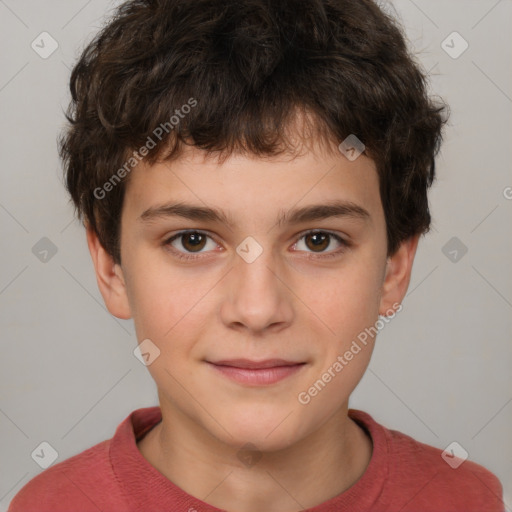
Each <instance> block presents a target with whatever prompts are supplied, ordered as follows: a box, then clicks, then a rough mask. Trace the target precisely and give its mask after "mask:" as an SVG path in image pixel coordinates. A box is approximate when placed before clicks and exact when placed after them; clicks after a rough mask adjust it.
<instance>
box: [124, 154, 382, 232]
mask: <svg viewBox="0 0 512 512" xmlns="http://www.w3.org/2000/svg"><path fill="white" fill-rule="evenodd" d="M177 202H181V203H186V204H187V205H191V204H193V205H196V206H197V207H202V208H203V210H204V211H203V214H204V215H205V220H212V221H215V220H218V221H220V220H222V221H223V222H224V223H229V224H233V225H234V224H236V221H237V219H238V218H241V217H244V216H249V217H251V218H252V219H261V220H262V221H268V222H272V223H276V222H278V223H279V224H283V223H284V222H285V221H287V220H290V215H289V213H288V210H289V209H291V208H292V207H294V211H295V214H296V219H295V220H297V215H299V213H298V212H297V210H298V209H300V208H301V207H305V206H306V205H312V204H315V205H324V206H326V205H329V204H330V205H332V204H334V203H337V204H338V206H339V205H340V204H341V203H344V204H346V205H347V206H348V209H349V210H350V209H351V211H348V210H347V212H348V213H349V214H351V213H352V214H354V215H352V217H353V218H355V217H357V216H358V215H359V217H361V218H362V217H364V216H365V213H364V212H367V213H368V214H369V217H371V218H373V217H375V216H379V214H381V213H382V207H381V203H380V194H379V179H378V175H377V171H376V167H375V164H374V162H373V161H372V160H371V159H369V158H367V157H366V156H363V155H362V156H360V157H359V158H357V159H356V160H355V161H352V162H351V161H349V160H348V159H347V158H345V156H344V155H342V154H341V153H336V152H326V151H321V150H320V149H318V150H307V151H303V152H301V154H299V155H291V154H285V155H280V156H271V157H270V156H267V157H258V156H255V155H250V154H249V155H248V154H244V155H242V154H239V153H238V154H232V155H230V156H229V157H227V158H224V159H222V160H221V159H219V158H218V157H216V156H213V155H210V156H209V155H208V154H207V153H206V152H205V151H202V150H199V149H197V148H194V147H189V148H187V149H186V150H185V151H184V152H183V153H182V154H181V155H180V156H179V157H178V158H177V159H174V160H172V161H170V162H161V163H157V164H154V165H151V166H150V165H146V164H145V163H144V162H142V163H141V164H139V166H137V167H136V168H135V169H134V170H133V171H132V174H131V176H130V180H129V182H128V184H127V188H126V192H125V204H124V208H126V210H128V211H127V214H129V217H133V218H140V217H144V216H145V217H146V218H149V217H150V216H149V215H147V212H148V211H150V210H153V211H155V210H157V209H158V208H165V207H166V205H169V204H171V203H177ZM206 210H209V212H207V211H206ZM217 214H219V215H220V216H221V217H222V218H218V215H217ZM198 215H201V214H200V213H199V214H198ZM216 215H217V218H216V219H215V218H214V217H215V216H216ZM198 219H199V217H198Z"/></svg>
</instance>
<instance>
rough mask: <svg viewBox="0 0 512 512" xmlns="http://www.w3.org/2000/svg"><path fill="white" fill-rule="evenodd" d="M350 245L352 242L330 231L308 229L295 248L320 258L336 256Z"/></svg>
mask: <svg viewBox="0 0 512 512" xmlns="http://www.w3.org/2000/svg"><path fill="white" fill-rule="evenodd" d="M348 247H350V243H349V242H348V241H346V240H344V239H343V238H341V237H340V236H338V235H336V234H335V233H330V232H329V231H308V232H306V233H303V234H302V236H301V237H300V238H299V240H298V241H297V242H296V243H295V245H294V249H295V250H299V251H301V252H305V253H309V255H310V256H311V255H313V256H311V257H318V258H330V257H332V258H334V257H337V256H340V255H341V253H342V252H343V251H344V250H345V249H347V248H348Z"/></svg>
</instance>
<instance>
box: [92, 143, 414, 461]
mask: <svg viewBox="0 0 512 512" xmlns="http://www.w3.org/2000/svg"><path fill="white" fill-rule="evenodd" d="M386 248H387V245H386V224H385V219H384V212H383V209H382V204H381V200H380V195H379V181H378V175H377V172H376V169H375V165H374V163H373V161H372V160H370V159H368V158H367V157H365V156H364V155H362V156H360V157H359V158H357V159H356V160H355V161H352V162H351V161H349V160H347V159H346V158H345V157H344V156H343V155H342V154H341V153H340V154H338V155H326V154H325V152H324V153H322V152H320V150H318V151H315V150H310V151H308V152H307V153H304V154H303V155H301V156H296V157H292V156H287V157H283V156H280V157H272V158H265V159H261V158H256V157H249V156H241V155H234V156H232V157H230V158H228V159H227V160H226V161H224V162H223V163H219V162H218V161H217V160H215V159H212V158H210V159H206V158H205V157H204V153H203V152H201V151H199V150H197V149H195V148H194V149H189V150H187V152H186V153H185V154H184V155H183V156H181V157H180V158H179V159H178V160H176V161H173V162H170V163H161V164H156V165H154V166H152V167H143V166H140V167H138V168H136V169H135V170H134V171H133V172H132V175H131V177H130V182H129V183H128V185H127V189H126V194H125V200H124V206H123V212H122V224H121V260H122V263H121V265H120V266H117V265H113V268H114V271H113V273H112V276H113V277H112V279H114V280H116V283H115V284H114V285H111V287H112V288H113V291H112V290H110V292H106V291H105V290H104V289H102V293H103V295H104V297H105V300H106V302H107V305H108V306H109V309H110V311H111V312H113V313H114V314H116V315H117V316H120V317H125V318H126V317H129V316H132V317H133V319H134V323H135V328H136V333H137V338H138V340H139V342H141V341H142V340H146V339H149V340H151V343H152V344H154V346H156V347H158V349H159V351H160V355H159V356H158V357H157V358H156V359H155V360H154V362H153V363H151V365H149V366H148V369H149V371H150V372H151V375H152V377H153V378H154V380H155V381H156V384H157V386H158V389H159V394H160V397H161V400H162V401H163V403H161V406H162V408H163V409H164V408H165V409H166V410H167V411H172V414H174V417H177V416H179V417H181V418H183V419H184V420H186V421H189V422H191V424H193V425H198V426H199V427H201V428H202V429H204V431H206V432H208V433H209V434H211V435H212V436H214V437H215V438H217V439H218V440H220V441H222V442H224V443H227V444H230V445H233V446H240V445H243V444H245V443H246V442H252V443H253V444H255V445H256V446H258V447H259V448H260V449H266V450H270V451H271V450H276V449H279V448H283V447H287V446H289V445H291V444H292V443H294V442H297V441H299V440H301V439H304V438H305V437H306V436H308V435H310V434H311V433H313V432H315V431H316V430H317V429H319V428H320V426H321V425H322V424H323V423H325V422H326V421H327V419H328V418H330V417H332V416H333V414H335V413H337V412H340V411H346V408H347V403H348V398H349V395H350V393H351V392H352V390H353V389H354V388H355V386H356V384H357V383H358V382H359V380H360V378H361V377H362V375H363V373H364V371H365V369H366V366H367V364H368V362H369V359H370V355H371V351H372V343H371V338H368V341H367V343H366V344H363V343H361V342H360V341H359V342H357V340H358V339H359V340H360V339H361V337H359V338H358V336H360V334H361V333H362V332H364V330H365V328H369V327H372V326H374V325H375V323H376V321H377V320H378V315H379V313H380V314H384V313H385V312H386V311H388V310H389V309H390V308H391V307H392V304H393V303H396V302H397V301H398V302H400V300H401V298H402V297H403V294H404V293H405V288H406V286H407V284H408V273H409V272H410V265H411V264H412V257H413V254H412V256H411V252H412V253H414V250H412V251H408V252H406V253H404V254H407V256H406V257H403V258H402V259H400V260H396V262H397V263H396V265H393V261H395V260H392V259H387V257H386ZM398 254H400V252H399V253H398ZM398 257H399V256H397V258H398ZM98 266H99V265H98V264H96V267H97V271H98ZM403 275H405V276H406V277H405V281H407V282H406V283H405V284H404V282H402V281H403V279H404V278H403ZM400 279H401V280H400ZM404 286H405V287H404ZM100 288H102V286H101V284H100ZM354 341H356V344H357V345H358V346H359V351H357V349H356V348H355V347H354V344H353V343H354ZM348 352H350V353H351V354H352V356H351V357H350V356H349V355H348V354H347V353H348ZM340 357H341V360H340ZM237 360H238V361H237ZM240 360H242V361H240ZM272 360H280V361H272ZM342 361H343V362H342ZM221 363H222V364H221ZM336 363H338V364H336ZM263 366H270V368H266V369H264V368H262V367H263ZM248 367H250V368H248ZM340 368H341V369H340ZM326 372H327V373H328V374H329V375H328V376H327V377H326V376H325V375H326ZM329 376H330V378H329ZM319 380H320V381H321V383H320V384H319V383H318V381H319ZM315 383H316V387H315ZM315 390H316V392H315Z"/></svg>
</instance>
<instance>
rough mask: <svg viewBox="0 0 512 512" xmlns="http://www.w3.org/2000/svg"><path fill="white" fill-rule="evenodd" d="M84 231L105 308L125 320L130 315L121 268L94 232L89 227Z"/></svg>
mask: <svg viewBox="0 0 512 512" xmlns="http://www.w3.org/2000/svg"><path fill="white" fill-rule="evenodd" d="M86 230H87V245H88V246H89V252H90V253H91V257H92V261H93V264H94V271H95V273H96V281H97V283H98V288H99V290H100V292H101V295H102V297H103V300H104V302H105V306H106V307H107V309H108V310H109V312H110V313H111V314H112V315H114V316H115V317H117V318H121V319H124V320H127V319H129V318H131V317H132V315H131V311H130V305H129V302H128V295H127V292H126V285H125V280H124V276H123V271H122V269H121V266H120V265H118V264H117V263H115V261H114V258H113V257H112V256H111V255H110V254H109V253H108V252H107V251H106V250H105V248H104V247H103V246H102V245H101V243H100V241H99V239H98V235H97V234H96V232H95V231H94V230H93V229H92V228H90V227H87V228H86Z"/></svg>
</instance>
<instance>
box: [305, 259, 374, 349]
mask: <svg viewBox="0 0 512 512" xmlns="http://www.w3.org/2000/svg"><path fill="white" fill-rule="evenodd" d="M355 257H357V259H358V261H357V262H354V263H353V264H352V263H350V264H347V265H346V266H343V267H342V268H340V270H339V272H330V273H329V274H328V275H327V274H326V275H325V276H324V277H322V278H316V279H313V280H308V281H307V282H306V281H303V283H304V288H303V289H302V290H301V292H300V293H301V296H303V297H306V298H307V300H305V301H304V302H305V303H306V304H307V306H308V307H309V308H310V310H311V313H312V314H313V315H314V316H316V317H317V319H319V320H321V323H320V325H321V324H323V325H324V327H325V332H326V334H327V335H328V336H327V338H326V339H329V338H331V339H336V340H338V342H337V344H336V348H337V349H338V350H339V349H341V348H343V346H344V345H345V344H346V343H347V342H348V343H349V342H350V340H352V339H354V338H355V337H357V335H358V334H359V333H360V332H361V331H362V330H364V328H365V327H368V326H369V325H373V324H374V323H375V321H376V320H377V318H378V314H379V304H380V293H381V273H382V272H381V268H380V266H379V265H377V264H376V262H375V261H371V259H370V258H365V257H364V255H363V254H362V255H359V254H358V255H357V256H355ZM312 283H314V285H315V286H311V284H312Z"/></svg>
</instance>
